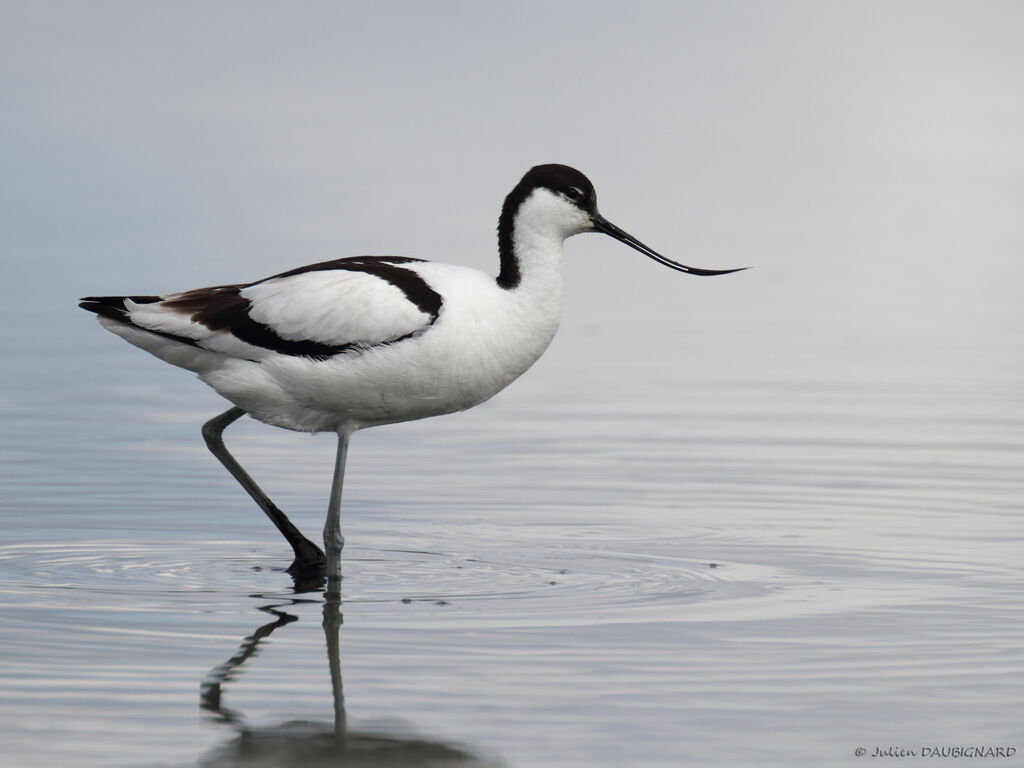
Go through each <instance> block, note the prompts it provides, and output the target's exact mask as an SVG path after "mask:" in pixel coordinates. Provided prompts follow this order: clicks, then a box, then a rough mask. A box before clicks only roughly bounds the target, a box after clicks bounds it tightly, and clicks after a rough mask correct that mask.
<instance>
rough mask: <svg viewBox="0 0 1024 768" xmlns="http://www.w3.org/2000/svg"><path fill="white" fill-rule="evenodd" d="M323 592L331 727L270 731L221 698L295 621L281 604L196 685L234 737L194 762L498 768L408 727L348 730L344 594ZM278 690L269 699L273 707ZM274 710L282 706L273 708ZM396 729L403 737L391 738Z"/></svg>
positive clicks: (300, 725) (286, 726) (297, 725)
mask: <svg viewBox="0 0 1024 768" xmlns="http://www.w3.org/2000/svg"><path fill="white" fill-rule="evenodd" d="M331 586H332V584H329V585H328V588H327V590H326V591H325V592H324V601H323V630H324V636H325V640H326V646H327V663H328V667H329V669H330V679H331V696H332V701H333V704H334V722H333V723H328V722H322V721H321V722H318V721H310V720H286V721H283V722H280V723H277V724H273V725H265V726H254V725H249V724H247V723H246V722H245V718H244V716H243V715H242V713H241V712H239V711H237V710H233V709H229V708H228V707H226V706H225V704H224V698H225V696H224V691H225V688H226V687H227V686H228V684H230V683H232V682H234V681H236V680H237V679H238V677H239V676H240V675H241V672H242V671H243V665H244V664H246V663H247V662H250V664H251V662H252V661H253V660H254V657H256V656H257V655H258V652H259V646H260V643H262V642H263V641H264V640H266V639H267V638H268V637H269V636H270V635H271V634H272V633H273V632H275V631H276V630H277V629H279V628H280V627H283V626H285V625H286V624H291V623H292V622H295V621H297V619H298V617H297V616H295V615H293V614H291V613H288V612H287V611H285V610H282V605H280V604H276V605H268V606H264V607H262V608H261V609H260V610H262V611H265V612H267V613H269V614H271V615H273V616H274V620H273V621H270V622H268V623H266V624H263V625H261V626H260V627H258V628H257V629H256V630H255V631H254V632H253V633H252V634H251V635H249V636H248V637H246V638H245V639H244V640H243V641H242V642H241V644H240V645H239V647H238V650H237V651H236V652H235V653H234V655H232V656H231V657H230V658H229V659H228V660H227V661H225V662H224V663H222V664H218V665H217V666H216V667H214V668H213V669H211V670H210V672H209V673H208V674H207V676H206V678H205V679H204V680H203V682H202V684H201V685H200V708H201V709H202V711H203V712H204V713H207V715H208V716H211V717H212V718H213V719H215V721H216V722H218V723H224V724H226V725H229V726H231V728H233V729H234V730H235V732H236V736H235V737H234V738H232V739H231V740H230V741H228V742H226V743H224V744H222V745H220V746H218V747H215V748H214V749H213V750H211V751H210V752H208V753H207V754H206V755H204V756H203V757H202V759H200V761H199V766H201V767H203V766H209V767H210V768H213V767H214V766H216V768H236V767H237V768H242V767H243V766H246V767H248V768H257V767H260V768H262V767H265V766H271V765H272V766H275V768H290V767H291V766H295V767H296V768H298V766H302V767H303V768H321V766H323V767H326V766H341V765H344V766H348V767H349V768H369V767H370V766H376V767H377V768H379V766H385V765H387V766H426V765H431V766H450V767H451V768H471V767H472V768H495V767H496V766H500V765H502V764H501V763H500V761H494V760H489V759H485V758H482V757H480V756H479V755H476V754H473V753H471V752H468V751H466V750H465V749H464V748H462V747H457V746H451V745H449V744H446V743H444V742H440V741H432V740H430V739H429V738H424V737H421V736H418V735H412V729H411V728H410V727H407V726H401V727H400V728H399V727H398V726H396V725H395V723H393V722H392V723H390V724H389V725H388V727H387V728H384V727H377V728H368V729H365V730H350V729H349V727H348V722H347V719H346V713H345V694H344V689H343V687H342V680H341V642H340V635H341V627H342V624H343V620H342V612H341V594H340V590H339V589H338V587H339V586H340V578H338V579H337V580H335V581H333V587H334V589H332V588H331ZM311 602H313V601H312V600H303V599H292V600H290V601H289V602H288V603H286V604H285V607H294V608H295V609H296V612H298V609H299V608H301V607H302V605H303V604H308V603H311ZM307 687H308V681H296V688H297V689H303V690H305V689H306V688H307ZM280 694H281V692H280V690H275V691H274V693H273V696H274V700H275V702H277V701H278V699H279V697H280ZM275 708H279V704H278V705H277V706H276V707H275ZM396 730H400V731H401V732H400V733H399V732H396Z"/></svg>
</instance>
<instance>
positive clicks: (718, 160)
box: [0, 0, 1024, 368]
mask: <svg viewBox="0 0 1024 768" xmlns="http://www.w3.org/2000/svg"><path fill="white" fill-rule="evenodd" d="M1021 29H1024V4H1021V3H1018V2H978V1H977V0H965V1H964V2H919V3H918V2H889V1H886V2H828V3H821V2H675V3H668V2H657V3H655V2H633V3H629V4H626V3H622V2H616V3H611V2H600V1H595V0H585V2H545V3H522V2H517V3H472V2H398V3H375V4H369V3H359V4H355V3H303V4H284V3H254V2H202V3H200V2H163V3H146V2H80V3H76V2H47V3H24V2H6V3H2V4H0V100H2V101H0V163H2V167H0V171H2V173H0V249H2V259H3V276H4V283H5V287H6V289H7V293H8V297H7V299H6V300H5V302H4V306H3V310H2V311H3V313H4V314H3V316H2V318H3V319H4V323H5V324H7V325H8V326H12V325H13V326H15V327H16V328H17V332H16V336H10V334H11V331H10V330H8V331H7V332H6V333H7V334H8V335H7V336H5V338H7V339H8V343H16V344H18V345H23V344H25V343H31V344H32V345H34V346H37V347H46V345H48V344H53V343H56V342H55V341H53V339H52V338H51V336H53V337H55V336H57V335H60V336H63V337H64V339H65V340H67V339H71V342H70V343H75V342H74V339H75V338H79V337H80V338H83V339H84V338H89V337H94V336H95V335H96V334H97V333H98V330H97V329H96V327H95V326H94V324H93V323H91V322H89V320H90V318H88V317H87V316H85V314H84V313H82V312H81V311H80V310H78V309H77V308H76V307H75V299H76V298H77V297H78V296H81V295H87V294H93V293H101V294H104V293H120V292H125V293H130V292H143V293H154V292H162V291H171V290H177V289H184V288H190V287H197V286H200V285H209V284H216V283H221V282H239V281H244V280H250V279H257V278H260V277H263V276H265V275H267V274H271V273H274V272H277V271H281V270H283V269H287V268H290V267H293V266H298V265H300V264H303V263H308V262H313V261H318V260H322V259H326V258H334V257H338V256H344V255H356V254H360V253H400V254H406V255H413V256H420V257H425V258H433V259H439V260H445V261H453V262H458V263H464V264H471V265H474V266H478V267H480V268H482V269H486V270H489V271H493V270H494V269H495V254H494V248H495V236H494V227H495V223H496V217H497V212H498V209H499V206H500V203H501V199H502V197H503V196H504V195H505V193H506V192H507V191H508V190H509V189H511V187H512V186H513V185H514V183H515V182H516V181H517V180H518V178H519V176H521V174H522V173H523V172H524V171H525V170H526V169H527V168H528V167H529V166H531V165H534V164H536V163H541V162H564V163H568V164H571V165H575V166H577V167H578V168H580V169H581V170H583V171H584V172H585V173H587V174H588V175H589V176H590V177H591V178H592V179H593V181H594V182H595V185H596V186H597V190H598V196H599V201H600V205H601V209H602V212H603V213H604V214H605V215H606V216H607V217H608V218H609V219H611V220H612V221H614V222H616V223H617V224H619V225H620V226H622V227H624V228H625V229H627V230H628V231H630V232H632V233H633V234H635V235H637V236H638V237H640V238H641V239H642V240H644V241H646V242H648V243H650V244H651V245H653V246H655V247H657V248H659V249H660V250H662V251H663V252H665V253H666V255H668V256H670V257H672V258H675V259H678V260H680V261H683V262H685V263H688V264H694V265H697V266H707V267H731V266H742V265H754V266H755V269H754V270H751V271H750V272H747V273H743V275H742V276H734V277H731V278H728V279H726V278H722V279H719V280H714V281H712V280H706V281H700V280H696V279H695V278H686V277H685V276H678V275H673V274H672V273H669V272H667V271H665V270H661V269H659V268H658V267H657V266H656V265H654V264H653V263H651V262H649V261H647V260H645V259H643V258H642V257H641V256H640V255H639V254H635V253H633V252H631V251H628V250H627V249H625V248H624V247H623V246H621V245H618V244H616V243H614V242H612V241H611V240H607V242H604V241H603V239H602V238H597V237H596V236H586V237H582V238H577V239H575V240H573V241H570V243H569V244H568V246H567V253H568V264H567V270H568V272H569V280H570V283H569V304H568V309H569V310H571V312H572V313H574V316H575V317H577V318H586V322H588V323H592V324H597V325H600V324H601V323H602V322H618V320H617V319H616V316H617V315H620V314H621V315H622V316H623V318H624V319H623V320H622V322H626V323H637V324H639V323H640V322H641V320H640V319H635V318H634V317H633V316H634V315H635V316H638V317H640V318H644V317H645V316H646V319H645V320H644V322H650V323H653V324H654V325H655V326H657V325H659V324H663V325H664V326H665V327H674V326H679V325H682V326H683V328H682V330H683V331H684V332H686V333H693V334H694V336H695V337H697V336H700V337H706V336H707V337H714V335H715V334H721V335H722V338H736V339H747V341H746V342H742V343H740V342H738V343H740V344H741V346H742V344H744V343H745V344H747V345H748V346H749V348H746V349H744V350H742V351H744V352H745V353H748V354H749V355H750V356H752V357H755V358H756V357H757V356H758V355H762V356H765V357H766V359H767V357H769V356H767V355H766V353H765V352H764V350H765V347H766V345H769V346H770V345H773V344H774V345H782V346H784V345H790V346H792V347H793V348H794V349H795V348H796V346H798V345H800V344H803V345H805V346H806V345H810V347H809V348H811V349H813V350H816V351H817V353H820V354H826V353H829V352H831V351H835V350H840V351H841V350H843V349H849V348H854V347H870V346H872V345H876V346H877V345H879V344H884V343H889V344H891V345H893V349H892V352H891V353H892V355H893V356H895V357H899V356H900V355H901V354H904V352H906V353H910V352H911V351H913V350H919V349H920V348H921V347H922V345H924V346H927V345H933V346H935V345H937V346H936V349H935V352H934V355H935V356H936V357H938V358H941V357H942V356H943V355H947V354H949V352H948V350H946V349H945V347H944V345H946V344H955V345H957V346H956V348H957V349H960V350H962V351H964V354H966V355H967V358H966V360H967V362H966V363H965V365H968V366H970V365H992V366H995V367H996V368H998V367H999V366H1000V365H1003V364H1004V363H1005V360H1008V359H1009V360H1016V361H1017V364H1020V362H1021V360H1022V357H1024V356H1022V354H1021V351H1020V347H1019V342H1018V343H1017V344H1016V345H1013V346H1011V347H1009V348H1007V347H1006V344H1007V343H1008V342H1011V341H1013V340H1014V337H1015V336H1016V335H1017V334H1014V333H1010V332H1009V329H1011V328H1014V327H1019V324H1020V321H1021V312H1020V307H1021V305H1022V302H1021V299H1022V298H1024V296H1022V293H1024V289H1022V288H1021V286H1022V285H1024V267H1022V260H1021V256H1022V253H1024V232H1022V230H1024V225H1022V223H1021V222H1022V221H1024V216H1022V215H1021V210H1022V209H1024V181H1022V180H1024V141H1022V138H1021V137H1022V136H1024V47H1022V46H1021V45H1020V30H1021ZM680 305H682V308H680ZM26 312H29V313H31V314H32V317H33V323H32V324H31V325H30V326H26V325H25V324H24V323H23V322H21V321H19V320H18V318H19V317H20V316H22V315H23V314H24V313H26ZM26 339H30V340H31V341H30V342H26ZM65 343H67V342H65ZM709 343H710V342H709ZM975 347H978V348H979V349H981V348H984V350H983V353H982V352H977V355H979V356H977V357H972V356H971V355H973V354H975V353H974V352H971V351H970V350H971V349H973V348H975ZM126 354H127V353H126ZM136 354H137V353H136ZM1001 359H1002V362H1001Z"/></svg>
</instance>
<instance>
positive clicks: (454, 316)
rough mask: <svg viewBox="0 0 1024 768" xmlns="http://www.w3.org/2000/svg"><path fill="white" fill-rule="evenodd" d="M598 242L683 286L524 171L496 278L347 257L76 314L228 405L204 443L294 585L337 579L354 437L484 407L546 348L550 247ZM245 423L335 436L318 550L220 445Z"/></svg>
mask: <svg viewBox="0 0 1024 768" xmlns="http://www.w3.org/2000/svg"><path fill="white" fill-rule="evenodd" d="M585 232H597V233H603V234H606V235H609V236H611V237H612V238H614V239H616V240H618V241H620V242H622V243H624V244H626V245H628V246H630V247H631V248H633V249H635V250H637V251H639V252H640V253H642V254H644V255H645V256H648V257H649V258H651V259H653V260H654V261H656V262H658V263H660V264H662V265H664V266H666V267H668V268H670V269H673V270H676V271H678V272H683V273H688V274H691V275H701V276H708V275H723V274H729V273H732V272H738V271H740V270H741V269H746V267H740V268H735V269H719V270H715V269H701V268H697V267H689V266H686V265H684V264H680V263H679V262H676V261H673V260H671V259H669V258H667V257H665V256H662V255H661V254H660V253H658V252H657V251H655V250H653V249H652V248H650V247H648V246H646V245H644V244H643V243H642V242H640V241H639V240H637V239H636V238H635V237H633V236H632V235H630V234H628V233H627V232H625V231H624V230H622V229H620V228H619V227H617V226H615V225H614V224H612V223H611V222H610V221H608V220H607V219H606V218H604V216H602V215H601V214H600V213H599V212H598V208H597V194H596V192H595V190H594V185H593V184H592V183H591V181H590V180H589V179H588V178H587V177H586V176H585V175H584V174H583V173H582V172H580V171H578V170H576V169H575V168H572V167H569V166H567V165H561V164H546V165H537V166H534V167H533V168H531V169H530V170H529V171H527V173H526V174H525V175H524V176H523V177H522V179H521V180H520V181H519V183H518V184H516V186H515V187H514V188H513V189H512V191H511V192H510V193H509V194H508V196H507V197H506V198H505V201H504V203H503V205H502V207H501V213H500V216H499V218H498V260H499V270H498V274H497V276H494V275H491V274H487V273H485V272H483V271H480V270H476V269H472V268H469V267H464V266H455V265H450V264H441V263H436V262H431V261H425V260H422V259H416V258H409V257H404V256H354V257H347V258H340V259H335V260H332V261H324V262H319V263H316V264H311V265H308V266H304V267H299V268H297V269H292V270H289V271H287V272H282V273H280V274H277V275H273V276H271V277H267V278H264V279H262V280H257V281H255V282H251V283H244V284H236V285H220V286H214V287H210V288H199V289H195V290H188V291H183V292H178V293H166V294H161V295H134V296H89V297H85V298H83V299H81V300H80V304H79V306H80V307H81V308H83V309H86V310H88V311H90V312H93V313H95V314H96V315H97V316H98V320H99V323H100V324H101V325H102V326H103V327H104V328H105V329H106V330H108V331H111V332H113V333H115V334H117V335H118V336H120V337H121V338H123V339H124V340H125V341H128V342H129V343H131V344H134V345H135V346H137V347H140V348H141V349H143V350H145V351H146V352H149V353H150V354H152V355H154V356H156V357H158V358H160V359H161V360H163V361H165V362H167V363H170V364H172V365H175V366H178V367H180V368H185V369H187V370H190V371H192V372H194V373H196V374H197V375H198V377H199V379H200V380H202V381H203V382H205V383H206V384H208V385H209V386H210V387H212V388H213V389H214V390H216V391H217V392H218V393H219V394H220V395H221V396H223V397H224V398H226V399H227V400H228V401H229V402H230V403H232V406H231V407H230V408H228V409H227V410H226V411H224V412H223V413H221V414H220V415H218V416H215V417H214V418H212V419H210V420H209V421H207V422H206V423H205V424H204V425H203V427H202V434H203V437H204V439H205V441H206V445H207V447H208V448H209V450H210V451H211V452H212V453H213V455H214V456H215V457H216V458H217V459H218V460H219V461H220V463H221V464H222V465H223V466H224V467H225V468H226V469H227V470H228V472H229V473H230V474H231V475H232V476H233V477H234V478H235V479H236V480H237V481H238V483H239V484H240V485H241V486H242V487H243V488H244V489H245V491H246V492H247V493H248V494H249V495H250V496H251V497H252V499H253V500H254V501H255V502H256V504H257V505H258V506H259V507H260V509H262V510H263V512H264V513H265V514H266V515H267V516H268V517H269V518H270V519H271V521H272V522H273V523H274V525H275V526H277V528H278V530H279V531H280V532H281V533H282V534H283V535H284V537H285V539H286V540H287V541H288V543H289V544H290V545H291V547H292V550H293V553H294V560H293V562H292V564H291V566H289V568H288V569H287V570H288V571H289V572H291V573H293V574H295V573H300V572H308V571H309V570H311V569H312V570H314V571H316V572H320V573H326V574H327V575H328V576H337V577H340V573H341V551H342V548H343V546H344V542H345V540H344V537H343V536H342V533H341V523H340V515H341V495H342V485H343V480H344V474H345V460H346V457H347V455H348V446H349V440H350V438H351V436H352V435H353V433H355V432H356V431H358V430H360V429H365V428H368V427H375V426H380V425H384V424H394V423H398V422H404V421H411V420H414V419H422V418H427V417H431V416H439V415H443V414H448V413H454V412H457V411H463V410H466V409H468V408H472V407H473V406H476V405H479V404H480V403H482V402H484V401H486V400H488V399H490V398H491V397H493V396H494V395H495V394H497V393H498V392H500V391H501V390H503V389H504V388H505V387H506V386H508V385H509V384H510V383H511V382H512V381H514V380H515V379H516V378H518V377H519V376H520V375H521V374H522V373H523V372H524V371H526V370H527V369H528V368H529V367H530V366H531V365H532V364H533V363H534V362H535V361H536V360H537V359H538V358H539V357H540V356H541V354H543V352H544V351H545V350H546V349H547V347H548V345H549V344H550V342H551V340H552V338H553V337H554V335H555V331H556V330H557V328H558V325H559V321H560V319H561V314H562V290H563V277H562V248H563V243H564V241H565V240H566V239H567V238H569V237H571V236H573V235H577V234H581V233H585ZM244 415H248V416H250V417H252V418H254V419H256V420H257V421H260V422H263V423H265V424H269V425H272V426H275V427H281V428H284V429H289V430H296V431H300V432H314V433H316V432H331V433H334V434H336V435H337V440H338V443H337V452H336V455H335V461H334V476H333V481H332V484H331V492H330V499H329V502H328V507H327V517H326V521H325V524H324V532H323V541H324V549H323V550H321V549H320V548H319V547H318V546H317V545H316V544H314V543H313V542H312V541H310V540H309V539H307V538H306V537H305V536H303V534H302V533H301V532H300V531H299V530H298V528H296V526H295V525H293V524H292V522H291V521H290V520H289V519H288V517H287V516H286V515H285V514H284V513H283V512H282V511H281V510H280V509H279V508H278V507H277V506H276V505H275V504H274V503H273V502H272V501H271V500H270V498H269V497H267V495H266V494H265V493H264V492H263V490H262V489H261V488H260V487H259V485H257V484H256V482H255V481H254V480H253V479H252V477H251V476H250V475H249V474H248V472H246V470H245V469H244V468H243V467H242V466H241V465H240V464H239V463H238V461H237V460H236V459H235V458H234V456H232V454H231V453H230V452H229V451H228V450H227V447H226V446H225V444H224V439H223V433H224V430H225V429H226V428H227V427H228V426H229V425H231V424H232V423H234V422H235V421H237V420H238V419H239V418H241V417H242V416H244Z"/></svg>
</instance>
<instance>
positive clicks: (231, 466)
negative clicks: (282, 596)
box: [203, 406, 340, 573]
mask: <svg viewBox="0 0 1024 768" xmlns="http://www.w3.org/2000/svg"><path fill="white" fill-rule="evenodd" d="M244 415H245V411H243V410H242V409H241V408H238V407H237V406H236V407H234V408H229V409H228V410H226V411H224V413H222V414H221V415H220V416H216V417H214V418H212V419H210V420H209V421H208V422H206V423H205V424H204V425H203V438H204V439H205V440H206V447H207V448H209V449H210V453H212V454H213V455H214V456H216V457H217V460H218V461H219V462H220V463H221V464H223V465H224V468H225V469H227V471H228V472H230V473H231V476H232V477H234V478H235V480H237V481H238V483H239V485H241V486H242V487H243V488H244V489H245V490H246V493H248V494H249V495H250V496H252V499H253V501H255V502H256V503H257V504H258V505H259V507H260V509H262V510H263V511H264V512H265V513H266V515H267V517H269V518H270V521H271V522H272V523H273V524H274V525H275V526H277V530H279V531H280V532H281V533H282V534H283V535H284V537H285V538H286V539H287V540H288V543H289V544H291V547H292V549H293V550H294V552H295V561H294V562H293V563H292V564H291V566H290V567H289V568H288V571H289V572H290V573H294V572H296V571H301V570H305V569H309V568H314V567H315V568H322V567H323V565H324V553H323V552H321V551H320V548H319V547H318V546H317V545H316V544H314V543H313V542H311V541H310V540H309V539H307V538H306V537H305V536H303V535H302V534H301V533H300V532H299V529H298V528H296V527H295V526H294V525H293V524H292V521H291V520H289V519H288V517H287V516H286V515H285V514H284V512H282V511H281V510H280V509H278V508H277V507H276V506H275V505H274V502H272V501H271V500H270V498H269V497H268V496H267V495H266V494H265V493H264V492H263V491H262V490H261V489H260V487H259V486H258V485H256V481H255V480H253V479H252V478H251V477H249V473H248V472H246V471H245V470H244V469H242V465H241V464H239V463H238V462H237V461H236V460H235V457H234V456H232V455H231V454H230V453H228V449H227V448H226V447H225V445H224V438H223V432H224V430H225V429H226V428H227V427H228V426H229V425H230V424H233V423H234V422H235V421H237V420H238V419H239V418H241V417H242V416H244ZM339 492H340V489H339Z"/></svg>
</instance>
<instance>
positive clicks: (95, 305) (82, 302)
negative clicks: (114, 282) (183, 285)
mask: <svg viewBox="0 0 1024 768" xmlns="http://www.w3.org/2000/svg"><path fill="white" fill-rule="evenodd" d="M126 299H128V300H130V301H133V302H135V303H136V304H152V303H153V302H155V301H160V297H159V296H85V297H83V298H81V299H79V300H78V306H80V307H81V308H82V309H84V310H86V311H88V312H95V313H96V314H97V315H99V316H100V317H109V318H110V319H111V320H124V319H125V315H127V314H128V309H127V308H126V307H125V305H124V302H125V300H126Z"/></svg>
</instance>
